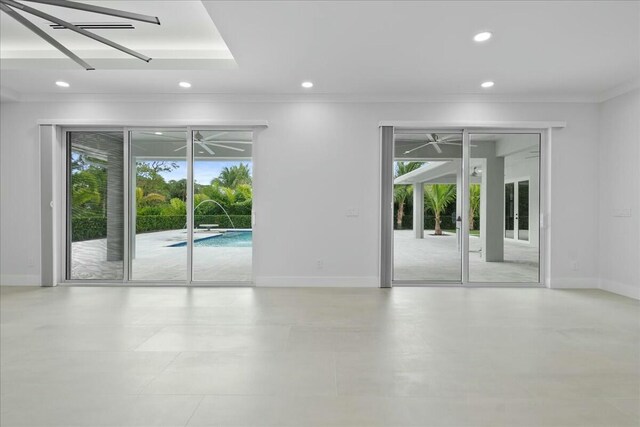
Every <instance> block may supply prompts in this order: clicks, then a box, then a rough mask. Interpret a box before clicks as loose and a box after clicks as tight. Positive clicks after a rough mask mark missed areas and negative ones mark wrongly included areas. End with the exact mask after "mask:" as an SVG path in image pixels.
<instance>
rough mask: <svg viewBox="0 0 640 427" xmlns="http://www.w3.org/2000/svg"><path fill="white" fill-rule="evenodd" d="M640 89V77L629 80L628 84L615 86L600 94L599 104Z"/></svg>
mask: <svg viewBox="0 0 640 427" xmlns="http://www.w3.org/2000/svg"><path fill="white" fill-rule="evenodd" d="M639 88H640V77H636V78H634V79H631V80H629V81H628V82H626V83H623V84H620V85H618V86H615V87H613V88H611V89H609V90H606V91H604V92H602V93H601V94H600V96H599V97H598V102H604V101H608V100H610V99H612V98H615V97H617V96H620V95H624V94H625V93H628V92H631V91H633V90H636V89H639Z"/></svg>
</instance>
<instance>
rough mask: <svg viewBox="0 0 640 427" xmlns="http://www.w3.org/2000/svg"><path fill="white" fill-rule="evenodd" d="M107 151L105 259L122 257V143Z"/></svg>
mask: <svg viewBox="0 0 640 427" xmlns="http://www.w3.org/2000/svg"><path fill="white" fill-rule="evenodd" d="M111 145H112V147H110V149H109V151H108V153H107V261H122V259H123V258H124V253H123V252H124V199H123V196H122V191H123V185H124V171H123V164H122V163H123V162H122V155H123V151H122V150H123V148H124V146H123V145H122V144H111Z"/></svg>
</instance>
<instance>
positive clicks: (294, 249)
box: [0, 99, 637, 287]
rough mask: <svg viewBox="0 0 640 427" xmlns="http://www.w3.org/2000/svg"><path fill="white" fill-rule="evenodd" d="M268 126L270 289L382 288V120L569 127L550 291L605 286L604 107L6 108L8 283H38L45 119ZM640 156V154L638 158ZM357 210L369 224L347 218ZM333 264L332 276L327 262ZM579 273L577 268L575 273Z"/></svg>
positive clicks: (559, 147) (557, 157)
mask: <svg viewBox="0 0 640 427" xmlns="http://www.w3.org/2000/svg"><path fill="white" fill-rule="evenodd" d="M51 118H57V119H83V120H88V119H90V120H101V119H118V120H123V121H130V120H158V119H163V118H172V119H176V120H178V119H179V120H185V119H190V120H207V119H208V120H215V121H218V120H227V119H228V120H251V119H256V120H268V121H269V129H267V130H265V131H264V132H262V133H261V135H260V139H259V143H258V144H257V147H256V151H255V161H256V165H255V180H256V183H255V192H256V195H255V198H256V199H255V205H256V211H257V224H256V225H257V227H256V232H255V233H256V234H255V237H256V243H255V244H256V251H257V256H256V259H255V263H256V276H257V281H258V283H261V284H284V285H323V284H335V285H365V286H377V283H378V279H377V277H378V271H379V270H378V267H379V259H378V257H379V255H378V233H379V230H378V212H379V206H378V205H379V194H378V191H379V190H378V185H379V183H378V173H379V142H378V122H379V121H381V120H425V121H447V122H450V121H473V122H477V121H511V120H514V121H515V120H517V121H523V120H524V121H529V120H563V121H567V124H568V125H567V128H566V129H563V130H558V131H555V132H554V135H553V147H552V157H553V161H552V165H551V175H552V193H551V209H552V212H553V217H552V218H551V221H550V227H551V234H552V237H551V249H552V254H551V263H550V269H551V278H552V280H551V284H552V286H558V287H560V286H568V287H596V286H597V277H598V263H597V244H598V233H597V230H598V214H597V206H598V203H597V197H594V194H593V193H591V192H589V191H584V189H585V188H594V189H595V188H597V174H595V173H592V174H591V173H584V171H585V170H586V171H589V170H592V171H594V170H596V169H597V158H598V154H599V153H598V145H597V144H598V128H597V122H598V106H597V105H596V104H572V103H544V104H543V103H498V102H495V103H402V104H400V103H328V102H327V103H322V102H317V103H295V102H293V103H284V102H282V103H258V102H256V103H215V102H183V101H180V100H179V99H176V100H175V101H171V102H168V101H166V102H148V103H144V102H129V103H127V102H115V101H112V102H107V101H104V102H100V101H93V102H89V101H82V102H80V101H73V102H72V101H64V102H58V103H53V102H23V103H8V104H2V108H1V124H2V126H1V133H0V136H1V140H0V141H1V142H0V154H1V159H2V160H1V178H2V183H1V184H2V186H1V189H2V210H1V222H0V232H1V234H2V239H1V248H0V249H1V257H0V268H1V273H2V278H1V281H2V283H3V284H7V285H8V284H38V277H39V253H40V247H39V246H40V243H39V241H40V235H39V205H38V204H39V197H38V187H39V183H38V182H39V181H38V180H39V165H38V146H37V143H38V129H37V124H36V121H37V120H38V119H51ZM636 158H637V156H636ZM348 208H356V209H358V210H359V212H360V216H359V217H356V218H348V217H346V216H345V210H346V209H348ZM318 260H322V261H323V264H324V268H323V269H318V267H317V265H318V264H317V261H318ZM574 261H575V262H576V263H577V264H576V265H577V266H578V269H577V270H572V268H571V266H572V264H573V263H574Z"/></svg>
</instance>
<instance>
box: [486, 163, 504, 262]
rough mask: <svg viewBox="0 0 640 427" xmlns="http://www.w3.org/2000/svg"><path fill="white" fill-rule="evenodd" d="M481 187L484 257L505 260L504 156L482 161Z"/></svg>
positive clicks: (499, 260) (495, 260)
mask: <svg viewBox="0 0 640 427" xmlns="http://www.w3.org/2000/svg"><path fill="white" fill-rule="evenodd" d="M482 163H483V165H482V186H481V188H480V236H481V241H482V258H483V259H484V260H485V261H487V262H502V261H504V157H494V156H488V157H487V158H486V159H484V160H483V161H482Z"/></svg>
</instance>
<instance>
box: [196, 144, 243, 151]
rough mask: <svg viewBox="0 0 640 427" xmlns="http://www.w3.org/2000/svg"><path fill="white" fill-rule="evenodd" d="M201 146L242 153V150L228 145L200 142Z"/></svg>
mask: <svg viewBox="0 0 640 427" xmlns="http://www.w3.org/2000/svg"><path fill="white" fill-rule="evenodd" d="M201 144H206V145H213V146H214V147H221V148H226V149H228V150H233V151H242V152H244V148H238V147H231V146H230V145H223V144H218V143H217V142H201Z"/></svg>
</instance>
